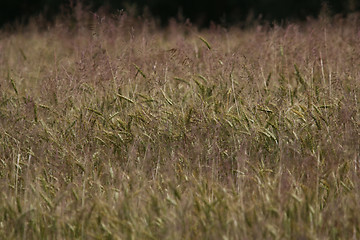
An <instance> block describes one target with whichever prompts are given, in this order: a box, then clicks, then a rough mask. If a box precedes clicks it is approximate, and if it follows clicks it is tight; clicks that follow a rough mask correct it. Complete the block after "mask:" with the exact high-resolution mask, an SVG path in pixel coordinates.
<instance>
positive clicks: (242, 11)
mask: <svg viewBox="0 0 360 240" xmlns="http://www.w3.org/2000/svg"><path fill="white" fill-rule="evenodd" d="M75 2H77V1H62V0H12V1H6V0H3V1H0V25H3V24H5V23H14V22H18V23H25V22H26V21H27V20H28V19H29V17H31V16H34V15H38V14H42V15H43V16H44V17H45V19H47V20H51V19H52V17H53V16H54V15H56V14H58V13H59V12H61V11H64V10H66V9H70V8H71V6H74V5H75V4H76V3H75ZM82 4H83V5H85V6H88V7H89V10H91V11H96V10H98V9H99V8H103V9H105V10H107V11H109V12H116V11H117V10H120V9H124V10H128V9H129V8H131V9H132V11H133V12H134V14H137V15H143V14H144V12H146V13H150V14H151V15H152V16H154V17H156V18H158V19H160V20H161V23H162V24H163V25H166V23H167V21H168V19H169V18H172V17H175V18H179V17H180V18H183V19H187V18H189V19H190V20H191V21H192V22H194V23H197V24H199V25H201V26H206V25H208V24H209V23H210V22H211V21H213V22H215V23H235V22H238V21H244V20H246V19H247V18H249V16H251V17H252V18H255V19H262V20H267V21H283V20H304V19H306V17H308V16H313V17H316V16H317V15H318V14H319V12H320V11H321V9H322V7H323V6H324V4H325V5H326V6H327V7H328V9H329V12H330V13H331V14H344V15H346V14H348V13H351V12H354V11H358V10H359V9H360V4H359V1H358V0H327V1H323V0H303V1H296V0H221V1H218V0H197V1H194V0H172V1H168V0H135V1H125V0H106V1H101V0H84V1H82Z"/></svg>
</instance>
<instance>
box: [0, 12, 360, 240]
mask: <svg viewBox="0 0 360 240" xmlns="http://www.w3.org/2000/svg"><path fill="white" fill-rule="evenodd" d="M359 21H360V19H359V18H358V16H350V17H348V18H347V19H326V18H324V19H321V20H309V21H308V22H307V23H303V24H289V25H287V26H284V27H279V26H275V27H268V26H260V25H259V26H255V27H253V28H250V29H247V30H240V29H237V28H235V27H234V28H230V29H223V28H221V27H214V28H212V29H209V30H201V31H199V30H197V29H196V27H194V26H190V25H182V24H178V23H176V22H173V23H172V24H170V26H169V27H168V28H167V29H162V30H160V29H157V28H156V24H155V23H154V22H153V21H152V20H150V19H145V20H143V21H134V20H132V19H131V18H130V17H129V16H127V15H126V14H123V15H122V16H120V17H118V18H116V19H114V18H110V17H107V18H99V17H96V16H95V17H93V16H92V15H87V14H84V13H82V15H79V16H77V18H72V19H71V20H68V21H63V20H62V21H59V22H58V23H57V24H55V25H54V26H52V27H49V28H48V29H47V30H44V29H38V28H36V27H34V26H32V25H31V24H30V25H29V26H27V27H23V28H21V29H19V31H17V32H12V33H9V32H6V31H2V32H1V37H0V78H1V83H0V90H1V91H0V190H1V191H0V192H1V194H0V238H1V239H73V238H74V239H358V238H360V228H359V226H360V217H359V214H358V213H359V212H360V207H359V206H360V205H359V201H360V192H359V184H360V180H359V160H360V155H359V154H360V150H359V146H360V142H359V134H360V129H359V126H360V125H359V124H360V112H359V95H360V92H359V89H360V75H359V66H360V58H359V56H360V50H359V49H360V40H359V34H360V28H359V27H360V25H359V23H360V22H359Z"/></svg>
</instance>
